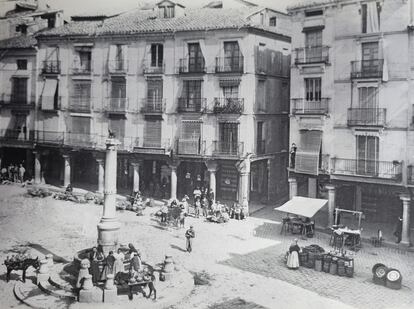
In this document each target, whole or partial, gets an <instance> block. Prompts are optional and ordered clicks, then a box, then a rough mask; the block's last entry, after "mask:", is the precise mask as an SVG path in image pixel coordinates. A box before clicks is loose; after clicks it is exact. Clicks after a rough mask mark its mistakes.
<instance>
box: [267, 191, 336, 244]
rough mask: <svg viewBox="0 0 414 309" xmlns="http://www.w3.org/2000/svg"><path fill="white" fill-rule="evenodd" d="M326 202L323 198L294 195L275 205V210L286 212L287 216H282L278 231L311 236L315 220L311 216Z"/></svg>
mask: <svg viewBox="0 0 414 309" xmlns="http://www.w3.org/2000/svg"><path fill="white" fill-rule="evenodd" d="M327 203H328V200H324V199H316V198H309V197H302V196H294V197H293V198H292V199H291V200H290V201H287V202H286V203H285V204H283V205H282V206H280V207H276V208H275V210H278V211H282V212H285V213H287V217H285V218H283V222H282V229H281V231H280V233H285V234H286V232H290V233H300V234H302V235H303V236H305V235H306V236H308V237H309V236H313V233H314V230H315V222H314V220H312V218H313V217H314V216H315V214H316V213H317V212H318V211H319V210H320V209H321V208H322V207H324V206H325V205H326V204H327ZM290 215H293V216H290Z"/></svg>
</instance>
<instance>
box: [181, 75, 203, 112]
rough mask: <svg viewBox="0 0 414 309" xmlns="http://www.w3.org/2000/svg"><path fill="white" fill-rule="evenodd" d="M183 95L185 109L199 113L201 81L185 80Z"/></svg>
mask: <svg viewBox="0 0 414 309" xmlns="http://www.w3.org/2000/svg"><path fill="white" fill-rule="evenodd" d="M183 91H184V93H183V97H184V98H185V104H186V106H185V107H186V108H189V109H193V110H194V111H200V109H201V105H200V104H201V80H185V81H184V90H183Z"/></svg>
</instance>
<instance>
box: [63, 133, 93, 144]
mask: <svg viewBox="0 0 414 309" xmlns="http://www.w3.org/2000/svg"><path fill="white" fill-rule="evenodd" d="M98 141H99V139H98V138H97V135H95V134H88V133H71V132H67V133H65V137H64V143H65V145H69V146H73V147H85V148H95V146H96V144H97V142H98Z"/></svg>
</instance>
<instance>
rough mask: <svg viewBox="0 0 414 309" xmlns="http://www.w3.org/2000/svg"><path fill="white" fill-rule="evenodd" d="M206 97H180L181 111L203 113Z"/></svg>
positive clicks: (179, 107)
mask: <svg viewBox="0 0 414 309" xmlns="http://www.w3.org/2000/svg"><path fill="white" fill-rule="evenodd" d="M206 102H207V99H206V98H178V108H177V111H178V112H179V113H201V112H203V111H204V110H205V108H206Z"/></svg>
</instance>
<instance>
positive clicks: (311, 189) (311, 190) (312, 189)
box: [308, 177, 318, 198]
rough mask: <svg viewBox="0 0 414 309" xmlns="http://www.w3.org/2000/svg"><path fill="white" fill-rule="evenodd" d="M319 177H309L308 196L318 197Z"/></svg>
mask: <svg viewBox="0 0 414 309" xmlns="http://www.w3.org/2000/svg"><path fill="white" fill-rule="evenodd" d="M317 189H318V186H317V179H316V178H312V177H309V178H308V197H311V198H316V196H317Z"/></svg>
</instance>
